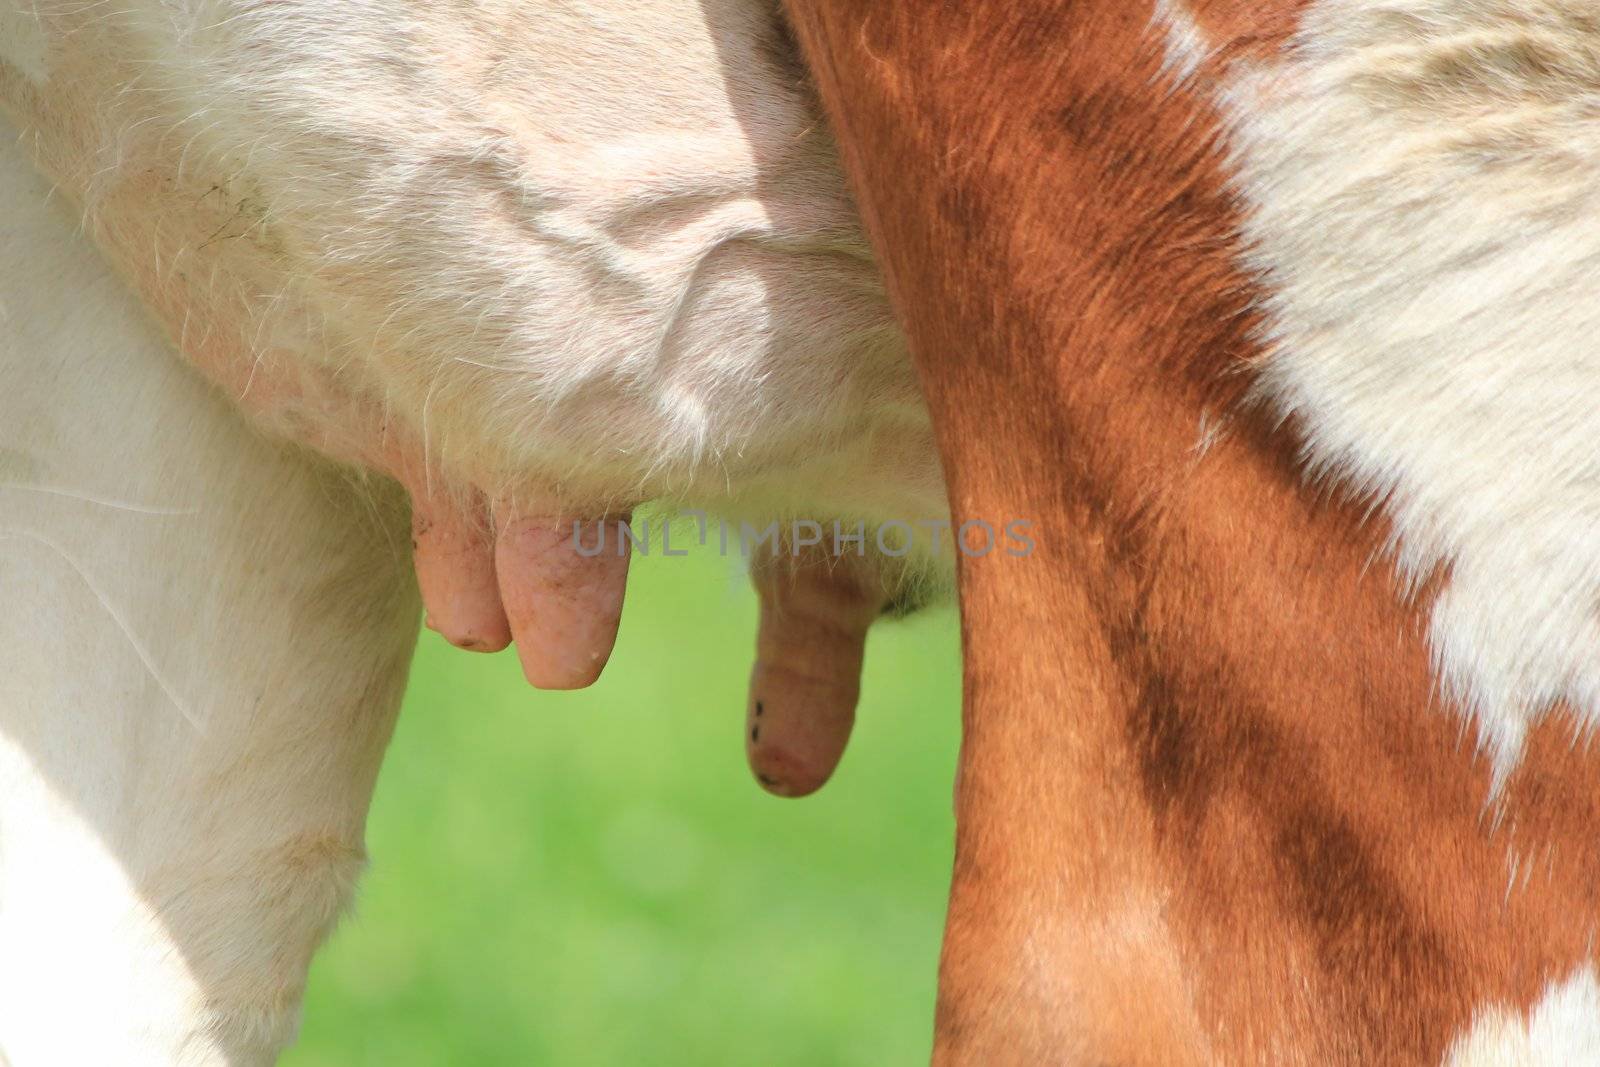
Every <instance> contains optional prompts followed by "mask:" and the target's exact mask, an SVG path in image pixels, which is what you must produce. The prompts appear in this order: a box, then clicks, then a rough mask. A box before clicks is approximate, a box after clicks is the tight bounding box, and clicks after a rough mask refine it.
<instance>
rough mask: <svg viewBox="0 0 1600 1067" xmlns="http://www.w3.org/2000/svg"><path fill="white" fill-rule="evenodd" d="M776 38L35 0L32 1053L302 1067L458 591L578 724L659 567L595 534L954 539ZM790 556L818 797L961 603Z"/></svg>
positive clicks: (675, 3) (1, 922)
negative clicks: (851, 738)
mask: <svg viewBox="0 0 1600 1067" xmlns="http://www.w3.org/2000/svg"><path fill="white" fill-rule="evenodd" d="M776 14H777V13H776V10H775V9H774V8H771V7H769V6H763V5H753V4H749V3H746V2H742V0H715V2H709V3H704V4H701V3H694V2H691V0H630V2H626V3H617V4H611V5H603V6H602V5H568V4H552V5H529V4H525V3H521V2H519V0H483V2H474V3H470V4H449V5H441V4H436V3H430V2H424V0H351V2H348V3H340V4H338V5H328V4H324V3H320V2H311V0H287V2H285V0H277V2H272V3H262V2H254V0H197V2H194V3H185V4H172V3H167V2H163V0H133V2H126V3H119V4H116V5H98V4H83V3H80V2H79V0H37V2H30V3H26V4H12V5H9V6H7V7H6V8H5V9H4V10H3V11H0V112H3V115H4V119H3V121H5V122H6V123H8V124H9V130H10V132H9V133H8V134H7V135H6V136H4V137H0V220H3V222H0V226H3V227H4V231H5V236H6V239H5V241H4V242H3V243H0V366H3V369H0V380H3V381H4V388H3V389H0V501H3V504H0V588H3V589H4V590H5V597H4V600H3V606H0V649H3V651H0V657H3V668H0V1061H3V1062H6V1063H9V1064H11V1065H12V1067H29V1065H36V1064H74V1065H76V1064H85V1063H107V1064H111V1063H114V1064H119V1065H122V1064H129V1065H133V1064H186V1065H198V1064H209V1063H229V1064H253V1063H268V1062H271V1061H272V1060H273V1059H274V1058H275V1056H276V1054H277V1052H278V1051H279V1050H280V1049H281V1048H282V1047H283V1046H284V1045H285V1044H286V1043H287V1042H288V1041H290V1040H291V1039H292V1036H293V1033H294V1030H295V1026H296V1020H297V1017H298V1012H299V1006H300V1001H301V996H302V991H303V987H304V980H305V973H306V968H307V966H308V962H309V960H310V958H311V955H312V953H313V952H314V951H315V949H316V948H317V946H318V945H319V943H320V942H321V941H322V940H323V938H324V937H325V936H326V934H327V932H328V930H329V928H330V927H331V925H332V924H333V922H334V921H335V919H336V916H337V915H338V913H339V912H340V909H341V908H342V907H343V906H344V904H345V903H346V902H347V901H348V899H349V898H350V894H351V892H352V887H353V884H354V882H355V881H356V879H357V876H358V874H359V872H360V869H361V868H362V866H363V863H364V859H365V855H364V849H363V845H362V826H363V823H364V820H365V815H366V809H367V805H368V802H369V799H370V796H371V791H372V786H373V781H374V778H375V775H376V772H377V768H378V764H379V761H380V759H381V756H382V753H383V749H384V746H385V744H386V742H387V740H388V737H389V735H390V731H391V729H392V725H393V720H394V714H395V709H396V705H397V702H398V700H399V696H400V693H401V690H402V687H403V684H404V679H405V672H406V666H407V663H408V661H409V657H410V654H411V650H412V646H413V642H414V637H415V632H416V629H417V620H418V615H419V601H420V604H421V605H422V607H424V608H425V611H426V618H427V621H428V624H429V625H431V626H433V627H434V628H435V629H437V630H438V631H439V632H440V633H442V634H443V635H444V636H445V637H446V638H447V639H449V640H450V641H452V642H453V643H455V644H457V645H460V646H461V647H463V648H467V649H473V650H478V651H489V650H494V649H499V648H502V647H505V646H506V645H507V644H508V643H509V642H512V641H513V640H514V641H515V643H516V645H517V652H518V655H519V658H520V660H521V662H522V665H523V668H524V671H525V673H526V674H527V676H528V679H529V681H530V682H532V683H533V684H535V685H537V686H540V687H544V688H556V689H559V688H571V687H576V686H581V685H585V684H587V683H589V682H591V681H593V680H594V678H595V676H596V675H597V674H598V672H599V671H600V670H601V668H602V667H603V666H604V663H605V660H606V657H607V655H608V654H609V651H610V647H611V642H612V640H613V639H614V636H615V630H616V625H617V619H618V616H619V613H620V611H621V606H622V592H623V584H624V582H625V576H626V563H627V557H626V555H625V554H624V555H620V556H619V555H618V554H616V553H595V554H591V553H588V552H587V551H585V550H584V548H583V546H584V545H585V544H589V543H592V540H591V538H592V535H593V534H595V533H596V532H598V529H603V528H604V527H605V526H606V525H608V524H610V523H611V522H614V521H617V520H619V519H621V518H624V517H625V516H627V515H628V514H629V513H630V512H631V511H632V510H633V509H634V508H635V507H637V506H639V505H641V504H642V503H644V502H647V501H653V502H657V503H660V504H664V506H666V507H668V508H679V509H704V510H707V511H715V512H716V513H718V514H720V515H723V516H727V517H729V518H731V519H739V520H750V521H751V522H752V523H753V524H757V525H760V524H764V523H766V522H768V521H769V520H774V519H784V520H787V519H791V518H797V517H805V518H806V519H807V520H808V521H815V522H817V523H819V524H820V523H821V522H823V521H827V520H833V521H839V522H841V523H843V524H845V525H846V526H849V525H851V524H861V525H862V526H863V528H865V527H868V526H875V525H877V524H878V523H880V522H885V521H890V520H892V521H896V522H906V521H909V520H916V519H924V518H931V519H935V520H937V519H939V518H941V517H942V516H944V515H945V514H946V513H947V508H946V505H945V498H944V483H943V478H942V475H941V472H940V469H939V466H938V460H937V457H936V454H935V449H934V446H933V440H932V433H931V428H930V425H929V422H928V419H927V414H926V409H925V407H924V405H923V403H922V400H921V395H920V392H919V389H918V386H917V383H916V380H915V377H914V374H913V372H912V369H911V366H910V364H909V362H908V361H907V359H906V356H905V351H904V345H903V342H902V339H901V334H900V332H899V329H898V327H897V325H896V324H895V322H894V320H893V316H892V314H891V311H890V308H889V305H888V302H887V298H886V296H885V295H884V292H883V288H882V284H881V281H880V278H879V274H878V271H877V269H876V266H875V265H874V263H873V261H872V258H871V255H870V252H869V250H868V247H867V244H866V241H865V239H864V238H863V236H862V234H861V231H860V226H859V222H858V220H857V217H856V215H855V212H854V209H853V207H852V205H851V203H850V200H849V197H848V194H847V192H846V189H845V185H844V179H843V176H842V174H841V172H840V170H839V167H838V163H837V159H836V157H835V154H834V149H833V147H832V142H831V140H830V138H829V137H828V135H827V132H826V128H825V126H824V124H823V123H822V122H821V120H820V115H819V113H818V110H817V107H816V101H815V98H814V96H813V94H812V92H811V90H810V88H809V85H808V83H807V81H806V79H805V78H804V76H803V72H802V71H801V69H800V68H799V66H798V64H797V63H796V60H795V53H794V51H793V47H792V42H790V41H789V40H788V38H787V37H786V36H785V35H784V33H783V32H782V27H781V24H780V23H779V21H778V20H777V18H776ZM597 528H598V529H597ZM793 542H794V543H793V544H792V545H788V544H786V545H785V548H786V551H784V552H782V553H780V554H778V555H776V556H772V557H770V558H767V559H766V560H764V561H763V562H760V563H759V564H758V565H757V566H756V567H755V580H756V584H757V587H758V590H759V592H760V594H761V596H760V600H761V604H762V606H763V618H762V623H761V634H760V639H759V646H758V648H759V653H758V662H757V666H756V670H755V672H754V676H753V681H752V688H751V700H750V706H749V708H747V709H746V716H747V722H746V725H745V726H744V728H743V730H744V735H745V736H746V738H747V739H748V740H747V744H748V746H749V750H750V751H749V754H750V759H751V763H752V766H753V769H754V770H755V772H756V774H757V775H758V777H759V778H760V780H761V782H762V784H763V785H764V786H765V787H767V788H768V789H770V790H771V791H773V792H776V793H779V794H783V795H800V794H803V793H806V792H809V791H811V790H813V789H815V788H817V787H818V786H819V785H820V784H821V783H822V782H823V781H824V780H825V779H826V778H827V776H828V774H829V773H830V772H831V770H832V768H833V765H834V764H835V763H836V762H837V760H838V758H839V753H840V751H841V750H842V748H843V745H844V742H845V739H846V737H847V736H848V733H849V730H850V726H851V722H852V720H853V712H854V704H855V699H856V690H857V684H858V673H859V669H860V662H861V653H862V642H863V640H864V637H865V633H866V630H867V627H868V626H869V625H870V624H871V623H872V621H873V620H874V619H876V618H877V617H878V616H879V615H880V614H881V613H883V612H885V611H888V612H890V613H895V612H900V611H904V610H907V609H908V608H909V607H910V606H912V605H914V604H915V603H916V602H918V601H919V600H921V599H922V598H924V597H926V596H928V595H930V592H929V591H930V590H936V589H937V587H938V586H939V585H940V583H941V578H940V564H939V563H938V562H937V561H936V560H934V559H933V558H932V556H933V553H932V550H931V548H930V547H929V546H928V545H927V544H926V542H920V543H919V547H918V548H917V550H916V551H915V552H912V553H909V554H906V555H904V556H903V557H891V556H887V555H879V554H874V555H873V556H871V557H861V558H859V559H856V558H845V559H843V560H840V561H835V560H834V559H832V558H831V555H830V554H829V553H827V552H825V551H823V550H821V549H820V548H817V547H811V548H804V549H802V545H801V538H799V537H796V538H794V539H793ZM787 549H792V551H789V550H787ZM797 556H798V557H799V558H797ZM945 558H946V560H948V558H949V551H948V549H946V551H945ZM945 565H946V566H947V565H948V564H947V563H946V564H945ZM413 574H414V577H413ZM757 719H759V722H758V721H757Z"/></svg>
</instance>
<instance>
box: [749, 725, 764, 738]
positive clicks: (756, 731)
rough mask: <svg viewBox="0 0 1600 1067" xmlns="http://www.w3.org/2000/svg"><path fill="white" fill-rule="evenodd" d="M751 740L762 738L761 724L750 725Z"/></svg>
mask: <svg viewBox="0 0 1600 1067" xmlns="http://www.w3.org/2000/svg"><path fill="white" fill-rule="evenodd" d="M750 740H751V741H759V740H761V727H760V726H759V725H757V726H752V727H750Z"/></svg>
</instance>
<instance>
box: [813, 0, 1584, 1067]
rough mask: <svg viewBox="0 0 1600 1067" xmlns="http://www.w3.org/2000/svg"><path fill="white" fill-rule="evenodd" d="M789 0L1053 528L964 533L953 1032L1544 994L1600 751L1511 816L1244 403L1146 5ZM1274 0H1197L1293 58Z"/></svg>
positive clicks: (1433, 1005) (1220, 264) (1171, 1032)
mask: <svg viewBox="0 0 1600 1067" xmlns="http://www.w3.org/2000/svg"><path fill="white" fill-rule="evenodd" d="M788 6H789V9H790V12H791V15H792V17H793V20H794V22H795V25H796V29H797V32H798V36H799V38H800V41H801V43H802V46H803V48H804V50H805V52H806V54H807V57H808V59H809V60H810V62H811V64H812V67H813V70H814V72H815V74H816V76H817V80H818V83H819V86H820V89H821V92H822V96H823V98H824V101H825V103H826V105H827V107H828V110H829V112H830V114H831V115H832V117H833V119H834V122H835V125H836V130H837V133H838V136H839V138H840V141H841V143H842V145H843V148H844V153H845V158H846V162H847V165H848V168H849V170H850V171H851V173H852V177H853V180H854V181H855V184H856V187H857V191H858V195H859V199H860V203H861V207H862V211H863V214H864V217H865V218H866V220H867V225H868V228H869V231H870V232H871V234H872V236H873V238H874V240H875V243H876V245H877V248H878V252H879V255H880V258H881V261H882V263H883V265H884V267H885V270H886V272H887V274H888V277H889V280H890V286H891V290H892V293H893V296H894V299H895V301H896V304H897V309H898V311H899V313H900V315H901V319H902V321H903V322H904V323H905V324H906V326H907V329H908V331H909V334H910V336H911V339H912V346H913V352H914V355H915V358H916V360H917V365H918V369H919V373H920V374H921V377H922V382H923V386H924V389H925V392H926V394H927V397H928V401H929V404H930V406H931V410H932V412H933V416H934V419H935V422H936V425H937V428H938V431H939V438H940V447H941V450H942V453H943V460H944V464H945V470H946V471H947V472H948V476H949V481H950V491H951V499H952V504H953V507H954V510H955V513H956V515H957V517H958V519H959V518H962V517H967V516H972V517H991V518H992V517H994V516H997V515H1000V516H1008V517H1009V516H1017V517H1028V518H1033V519H1035V520H1037V521H1038V523H1039V528H1040V537H1039V544H1040V549H1039V551H1038V552H1037V553H1036V554H1035V555H1034V557H1032V558H1031V559H1028V560H1024V561H1018V560H1014V559H1005V558H1000V557H990V558H987V559H983V560H974V559H965V560H963V561H962V562H963V570H962V573H961V576H960V588H961V597H962V619H963V630H964V635H965V644H966V648H965V658H966V707H965V716H964V720H965V721H964V724H965V744H964V749H963V754H962V779H961V780H962V790H961V796H960V799H959V803H958V815H959V830H958V837H957V861H956V871H955V880H954V887H953V891H952V899H951V909H950V917H949V926H948V930H947V938H946V946H945V956H944V963H943V968H942V974H941V994H940V1004H939V1011H938V1025H937V1050H936V1056H935V1059H936V1061H937V1062H940V1063H973V1064H1005V1063H1027V1064H1038V1063H1069V1064H1080V1063H1081V1064H1104V1063H1117V1064H1152V1065H1156V1064H1160V1065H1173V1064H1184V1063H1202V1062H1216V1063H1230V1064H1232V1063H1239V1064H1246V1063H1271V1064H1287V1063H1307V1064H1311V1063H1315V1064H1330V1063H1332V1064H1378V1063H1381V1064H1430V1065H1432V1064H1438V1063H1440V1062H1441V1060H1442V1058H1443V1057H1444V1055H1445V1053H1446V1050H1447V1048H1448V1046H1449V1044H1450V1043H1451V1041H1452V1040H1454V1038H1455V1037H1457V1036H1458V1035H1459V1034H1460V1033H1461V1032H1462V1031H1463V1030H1464V1029H1465V1028H1467V1027H1468V1026H1469V1025H1470V1022H1471V1020H1472V1017H1473V1014H1474V1012H1475V1011H1477V1010H1479V1009H1480V1008H1482V1007H1483V1006H1485V1005H1486V1004H1488V1003H1490V1002H1502V1003H1505V1004H1508V1005H1512V1006H1515V1007H1518V1008H1524V1009H1525V1008H1526V1007H1527V1006H1528V1005H1529V1004H1530V1003H1531V1002H1532V1001H1533V1000H1534V999H1535V998H1536V997H1537V996H1538V995H1539V994H1540V992H1541V991H1542V990H1543V988H1544V986H1545V984H1546V983H1547V982H1549V981H1551V980H1552V979H1557V980H1559V979H1562V978H1565V977H1566V976H1567V975H1568V974H1569V973H1570V971H1571V970H1572V969H1573V968H1574V967H1575V966H1576V965H1578V964H1579V963H1580V962H1581V961H1584V960H1585V959H1586V958H1587V955H1588V952H1589V951H1590V948H1591V944H1590V931H1591V930H1592V929H1593V927H1594V925H1595V918H1596V906H1595V901H1594V899H1593V893H1592V891H1591V890H1592V887H1593V886H1594V885H1595V884H1596V881H1597V877H1600V852H1597V849H1596V844H1595V840H1594V834H1593V827H1594V825H1596V819H1597V817H1600V803H1597V798H1596V796H1595V792H1594V789H1593V788H1592V787H1593V783H1594V782H1595V781H1596V780H1597V771H1600V766H1597V760H1596V757H1595V756H1594V755H1593V754H1592V753H1591V752H1589V751H1588V750H1587V749H1586V748H1579V749H1574V748H1573V747H1572V746H1571V744H1570V741H1571V735H1570V726H1569V725H1566V724H1565V723H1564V722H1562V721H1558V720H1559V719H1560V717H1553V718H1552V719H1551V720H1549V721H1547V724H1546V725H1545V726H1544V727H1542V728H1541V730H1540V731H1539V732H1538V734H1537V736H1536V737H1535V738H1534V740H1533V743H1532V745H1531V747H1530V752H1529V755H1528V758H1527V759H1526V760H1525V761H1524V763H1523V764H1522V769H1521V770H1520V772H1519V773H1518V775H1517V776H1516V778H1515V779H1514V780H1513V782H1512V783H1511V785H1510V788H1509V789H1508V791H1507V793H1506V796H1505V802H1504V805H1503V808H1502V809H1501V810H1500V812H1499V816H1498V817H1496V814H1495V810H1494V809H1491V808H1490V807H1489V805H1488V802H1487V797H1488V794H1489V786H1490V782H1489V768H1488V766H1487V763H1486V762H1485V761H1484V760H1483V759H1481V758H1479V757H1478V756H1477V754H1476V752H1475V748H1474V743H1473V738H1472V734H1471V730H1470V727H1466V726H1464V725H1463V722H1462V720H1461V718H1460V717H1459V716H1457V715H1455V714H1454V713H1453V712H1452V711H1451V710H1450V709H1447V708H1442V707H1440V706H1439V705H1438V702H1437V701H1436V699H1435V698H1434V688H1435V685H1434V680H1433V678H1432V676H1431V673H1430V666H1429V660H1428V654H1427V650H1426V647H1425V643H1424V640H1423V637H1422V620H1423V619H1424V618H1425V617H1426V608H1427V603H1426V601H1427V599H1428V598H1427V596H1426V595H1424V597H1422V598H1421V599H1422V601H1423V602H1422V603H1406V602H1404V601H1403V600H1402V599H1401V598H1400V597H1399V596H1398V595H1397V594H1396V593H1395V582H1394V575H1393V574H1392V573H1391V572H1390V571H1389V569H1388V568H1387V567H1386V566H1384V565H1382V564H1381V563H1380V564H1376V565H1373V564H1371V563H1370V561H1371V560H1372V559H1373V557H1374V555H1375V553H1376V552H1377V549H1378V546H1379V544H1380V542H1381V539H1382V536H1383V532H1384V531H1383V530H1382V529H1381V528H1380V524H1378V523H1376V522H1365V523H1364V522H1363V521H1362V520H1363V515H1364V514H1365V512H1364V510H1363V509H1362V507H1360V506H1358V505H1357V504H1355V503H1352V502H1348V501H1342V500H1340V499H1338V497H1337V496H1336V495H1335V494H1329V493H1327V492H1321V491H1318V490H1316V489H1313V488H1308V487H1306V486H1305V484H1304V483H1303V480H1302V478H1301V476H1300V473H1299V471H1298V470H1297V469H1296V466H1295V463H1294V461H1293V456H1294V454H1295V441H1294V439H1293V436H1292V430H1291V429H1284V428H1275V427H1274V426H1273V425H1272V424H1270V423H1269V422H1268V421H1267V420H1266V419H1265V418H1263V417H1260V416H1252V415H1249V414H1246V413H1242V412H1239V411H1238V409H1237V401H1238V399H1239V397H1240V395H1241V392H1242V389H1243V386H1244V385H1245V381H1246V376H1247V373H1248V368H1249V366H1250V363H1251V360H1252V358H1253V357H1254V356H1255V355H1256V354H1257V349H1256V346H1255V343H1254V342H1253V341H1252V332H1251V327H1252V325H1253V322H1252V318H1251V315H1250V313H1249V311H1248V308H1249V307H1250V306H1251V299H1252V285H1253V283H1252V281H1251V280H1250V279H1249V278H1246V277H1244V276H1242V275H1241V274H1240V272H1239V270H1238V268H1237V267H1236V265H1235V258H1234V255H1233V252H1234V250H1235V248H1236V245H1237V236H1236V233H1237V209H1236V207H1235V206H1234V204H1233V203H1232V202H1231V201H1230V199H1229V197H1228V196H1227V195H1226V193H1225V192H1224V174H1223V171H1222V164H1221V152H1220V150H1219V145H1218V144H1217V136H1216V134H1215V131H1216V129H1217V120H1216V116H1215V115H1214V114H1213V113H1212V112H1211V111H1210V110H1209V108H1208V106H1207V105H1206V104H1205V103H1204V102H1203V101H1202V100H1201V99H1200V98H1199V97H1198V96H1197V95H1195V94H1193V93H1191V92H1189V91H1187V90H1182V89H1177V88H1174V87H1173V86H1172V85H1171V83H1170V81H1168V80H1165V79H1163V78H1162V77H1161V76H1160V73H1159V71H1160V65H1161V60H1162V56H1161V54H1160V50H1159V42H1158V40H1157V36H1158V35H1157V34H1156V33H1153V32H1151V31H1150V29H1149V27H1150V22H1151V11H1150V8H1149V5H1148V3H1144V2H1139V3H1127V2H1124V0H1117V2H1112V0H960V2H956V0H943V2H934V3H928V4H921V5H896V4H885V3H883V2H882V0H789V5H788ZM1243 10H1244V9H1243V8H1242V6H1240V5H1234V4H1224V3H1222V2H1221V0H1214V2H1209V3H1205V4H1203V5H1202V11H1201V16H1202V23H1203V24H1204V25H1205V26H1206V27H1207V28H1208V30H1209V31H1210V32H1219V31H1220V30H1223V29H1227V30H1228V31H1229V32H1230V33H1232V34H1233V36H1234V38H1236V39H1240V40H1241V43H1240V44H1239V45H1238V47H1237V48H1236V49H1235V54H1239V53H1244V52H1250V53H1252V54H1255V55H1258V56H1263V57H1265V56H1267V55H1269V54H1270V52H1271V50H1272V49H1271V47H1269V48H1266V49H1265V50H1263V47H1262V42H1281V41H1282V40H1283V38H1284V37H1285V36H1286V28H1287V27H1289V26H1292V23H1293V17H1294V13H1295V10H1297V8H1295V7H1294V6H1293V5H1284V6H1280V9H1279V10H1278V11H1277V13H1275V14H1272V13H1269V14H1268V15H1256V16H1251V17H1246V16H1244V15H1242V14H1240V12H1242V11H1243ZM1246 37H1248V38H1249V40H1248V41H1246V40H1243V38H1246ZM1272 47H1276V45H1272ZM1224 412H1231V413H1232V417H1231V422H1230V423H1229V432H1228V433H1226V434H1224V435H1223V436H1222V437H1221V438H1220V440H1218V441H1217V443H1216V444H1215V446H1214V447H1212V448H1211V449H1210V450H1209V452H1206V453H1205V454H1204V455H1203V456H1202V455H1201V454H1200V453H1199V452H1198V451H1197V449H1196V445H1197V441H1198V440H1199V438H1200V433H1201V426H1202V422H1203V420H1210V421H1211V422H1212V424H1215V421H1216V419H1217V418H1218V417H1219V416H1221V415H1222V414H1223V413H1224ZM1441 580H1444V579H1441ZM1568 721H1570V720H1568ZM1513 854H1515V855H1518V856H1523V857H1537V858H1538V863H1539V872H1540V873H1539V875H1538V876H1537V877H1535V878H1534V879H1533V880H1531V881H1530V882H1529V883H1528V885H1527V886H1526V887H1525V888H1521V887H1519V888H1518V889H1517V890H1516V891H1515V892H1510V893H1508V891H1507V885H1508V881H1509V879H1510V859H1511V856H1512V855H1513Z"/></svg>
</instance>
